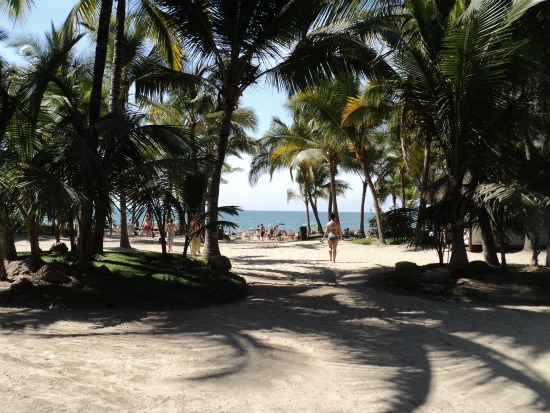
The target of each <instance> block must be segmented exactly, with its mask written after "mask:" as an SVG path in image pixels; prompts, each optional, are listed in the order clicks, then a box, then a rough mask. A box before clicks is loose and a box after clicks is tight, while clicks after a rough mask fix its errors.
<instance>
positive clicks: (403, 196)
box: [399, 166, 407, 208]
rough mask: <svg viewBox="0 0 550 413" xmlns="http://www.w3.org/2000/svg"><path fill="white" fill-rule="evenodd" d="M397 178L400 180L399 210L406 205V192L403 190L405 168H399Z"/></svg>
mask: <svg viewBox="0 0 550 413" xmlns="http://www.w3.org/2000/svg"><path fill="white" fill-rule="evenodd" d="M399 178H400V180H401V208H405V206H406V205H407V195H406V194H407V192H406V188H405V167H404V166H402V167H401V168H399Z"/></svg>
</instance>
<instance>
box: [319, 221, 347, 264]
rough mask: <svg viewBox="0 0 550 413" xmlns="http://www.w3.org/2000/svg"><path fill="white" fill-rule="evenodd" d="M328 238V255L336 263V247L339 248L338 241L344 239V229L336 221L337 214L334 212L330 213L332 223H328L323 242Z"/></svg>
mask: <svg viewBox="0 0 550 413" xmlns="http://www.w3.org/2000/svg"><path fill="white" fill-rule="evenodd" d="M325 238H328V253H329V256H330V260H331V261H332V262H336V247H337V246H338V241H340V240H341V239H342V229H341V228H340V224H339V223H338V222H337V221H336V214H335V213H334V212H331V213H330V221H329V222H328V223H327V229H326V231H325V234H324V235H323V239H322V240H321V242H323V241H324V240H325Z"/></svg>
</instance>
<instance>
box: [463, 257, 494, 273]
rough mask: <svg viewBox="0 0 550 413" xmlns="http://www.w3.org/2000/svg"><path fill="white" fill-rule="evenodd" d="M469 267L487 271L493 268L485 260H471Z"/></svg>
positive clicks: (473, 269) (474, 269) (478, 270)
mask: <svg viewBox="0 0 550 413" xmlns="http://www.w3.org/2000/svg"><path fill="white" fill-rule="evenodd" d="M468 269H469V270H471V271H475V272H486V271H489V270H490V269H491V266H490V265H489V264H487V263H486V262H485V261H481V260H477V261H470V263H469V264H468Z"/></svg>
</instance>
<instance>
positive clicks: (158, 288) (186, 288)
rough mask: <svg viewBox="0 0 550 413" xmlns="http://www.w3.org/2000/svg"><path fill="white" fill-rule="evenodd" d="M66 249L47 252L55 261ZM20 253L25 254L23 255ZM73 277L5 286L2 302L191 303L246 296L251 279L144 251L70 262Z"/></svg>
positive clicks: (55, 305) (148, 305)
mask: <svg viewBox="0 0 550 413" xmlns="http://www.w3.org/2000/svg"><path fill="white" fill-rule="evenodd" d="M69 257H70V256H69V255H67V254H56V255H54V256H50V257H47V258H48V259H51V260H52V261H53V262H56V263H57V262H59V260H63V259H65V260H66V259H67V258H69ZM21 258H24V256H22V257H21ZM66 268H67V273H68V274H70V275H71V277H73V282H71V283H66V284H50V283H45V282H40V281H38V282H36V281H35V282H34V284H32V283H29V284H24V285H21V286H19V287H18V288H10V289H7V290H3V291H0V305H2V306H4V307H6V306H12V307H35V308H140V309H149V310H162V309H190V308H197V307H206V306H210V305H215V304H223V303H228V302H233V301H235V300H239V299H242V298H243V297H245V296H246V295H247V293H248V290H247V286H246V281H245V280H244V279H243V278H242V277H239V276H238V275H236V274H233V273H227V274H218V273H216V272H213V271H209V270H207V269H206V268H205V264H204V263H201V262H198V261H193V260H181V259H180V260H178V259H175V256H170V259H169V260H163V259H161V255H160V254H156V253H143V252H135V251H134V252H117V253H107V254H104V255H101V256H98V257H97V261H95V262H94V266H93V267H90V268H89V269H88V270H87V271H86V272H83V273H78V272H77V271H76V269H75V268H74V266H70V265H67V266H66Z"/></svg>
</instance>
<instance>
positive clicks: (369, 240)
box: [352, 238, 376, 245]
mask: <svg viewBox="0 0 550 413" xmlns="http://www.w3.org/2000/svg"><path fill="white" fill-rule="evenodd" d="M352 242H353V243H354V244H359V245H372V244H374V243H375V242H376V240H375V239H374V238H355V239H353V240H352Z"/></svg>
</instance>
